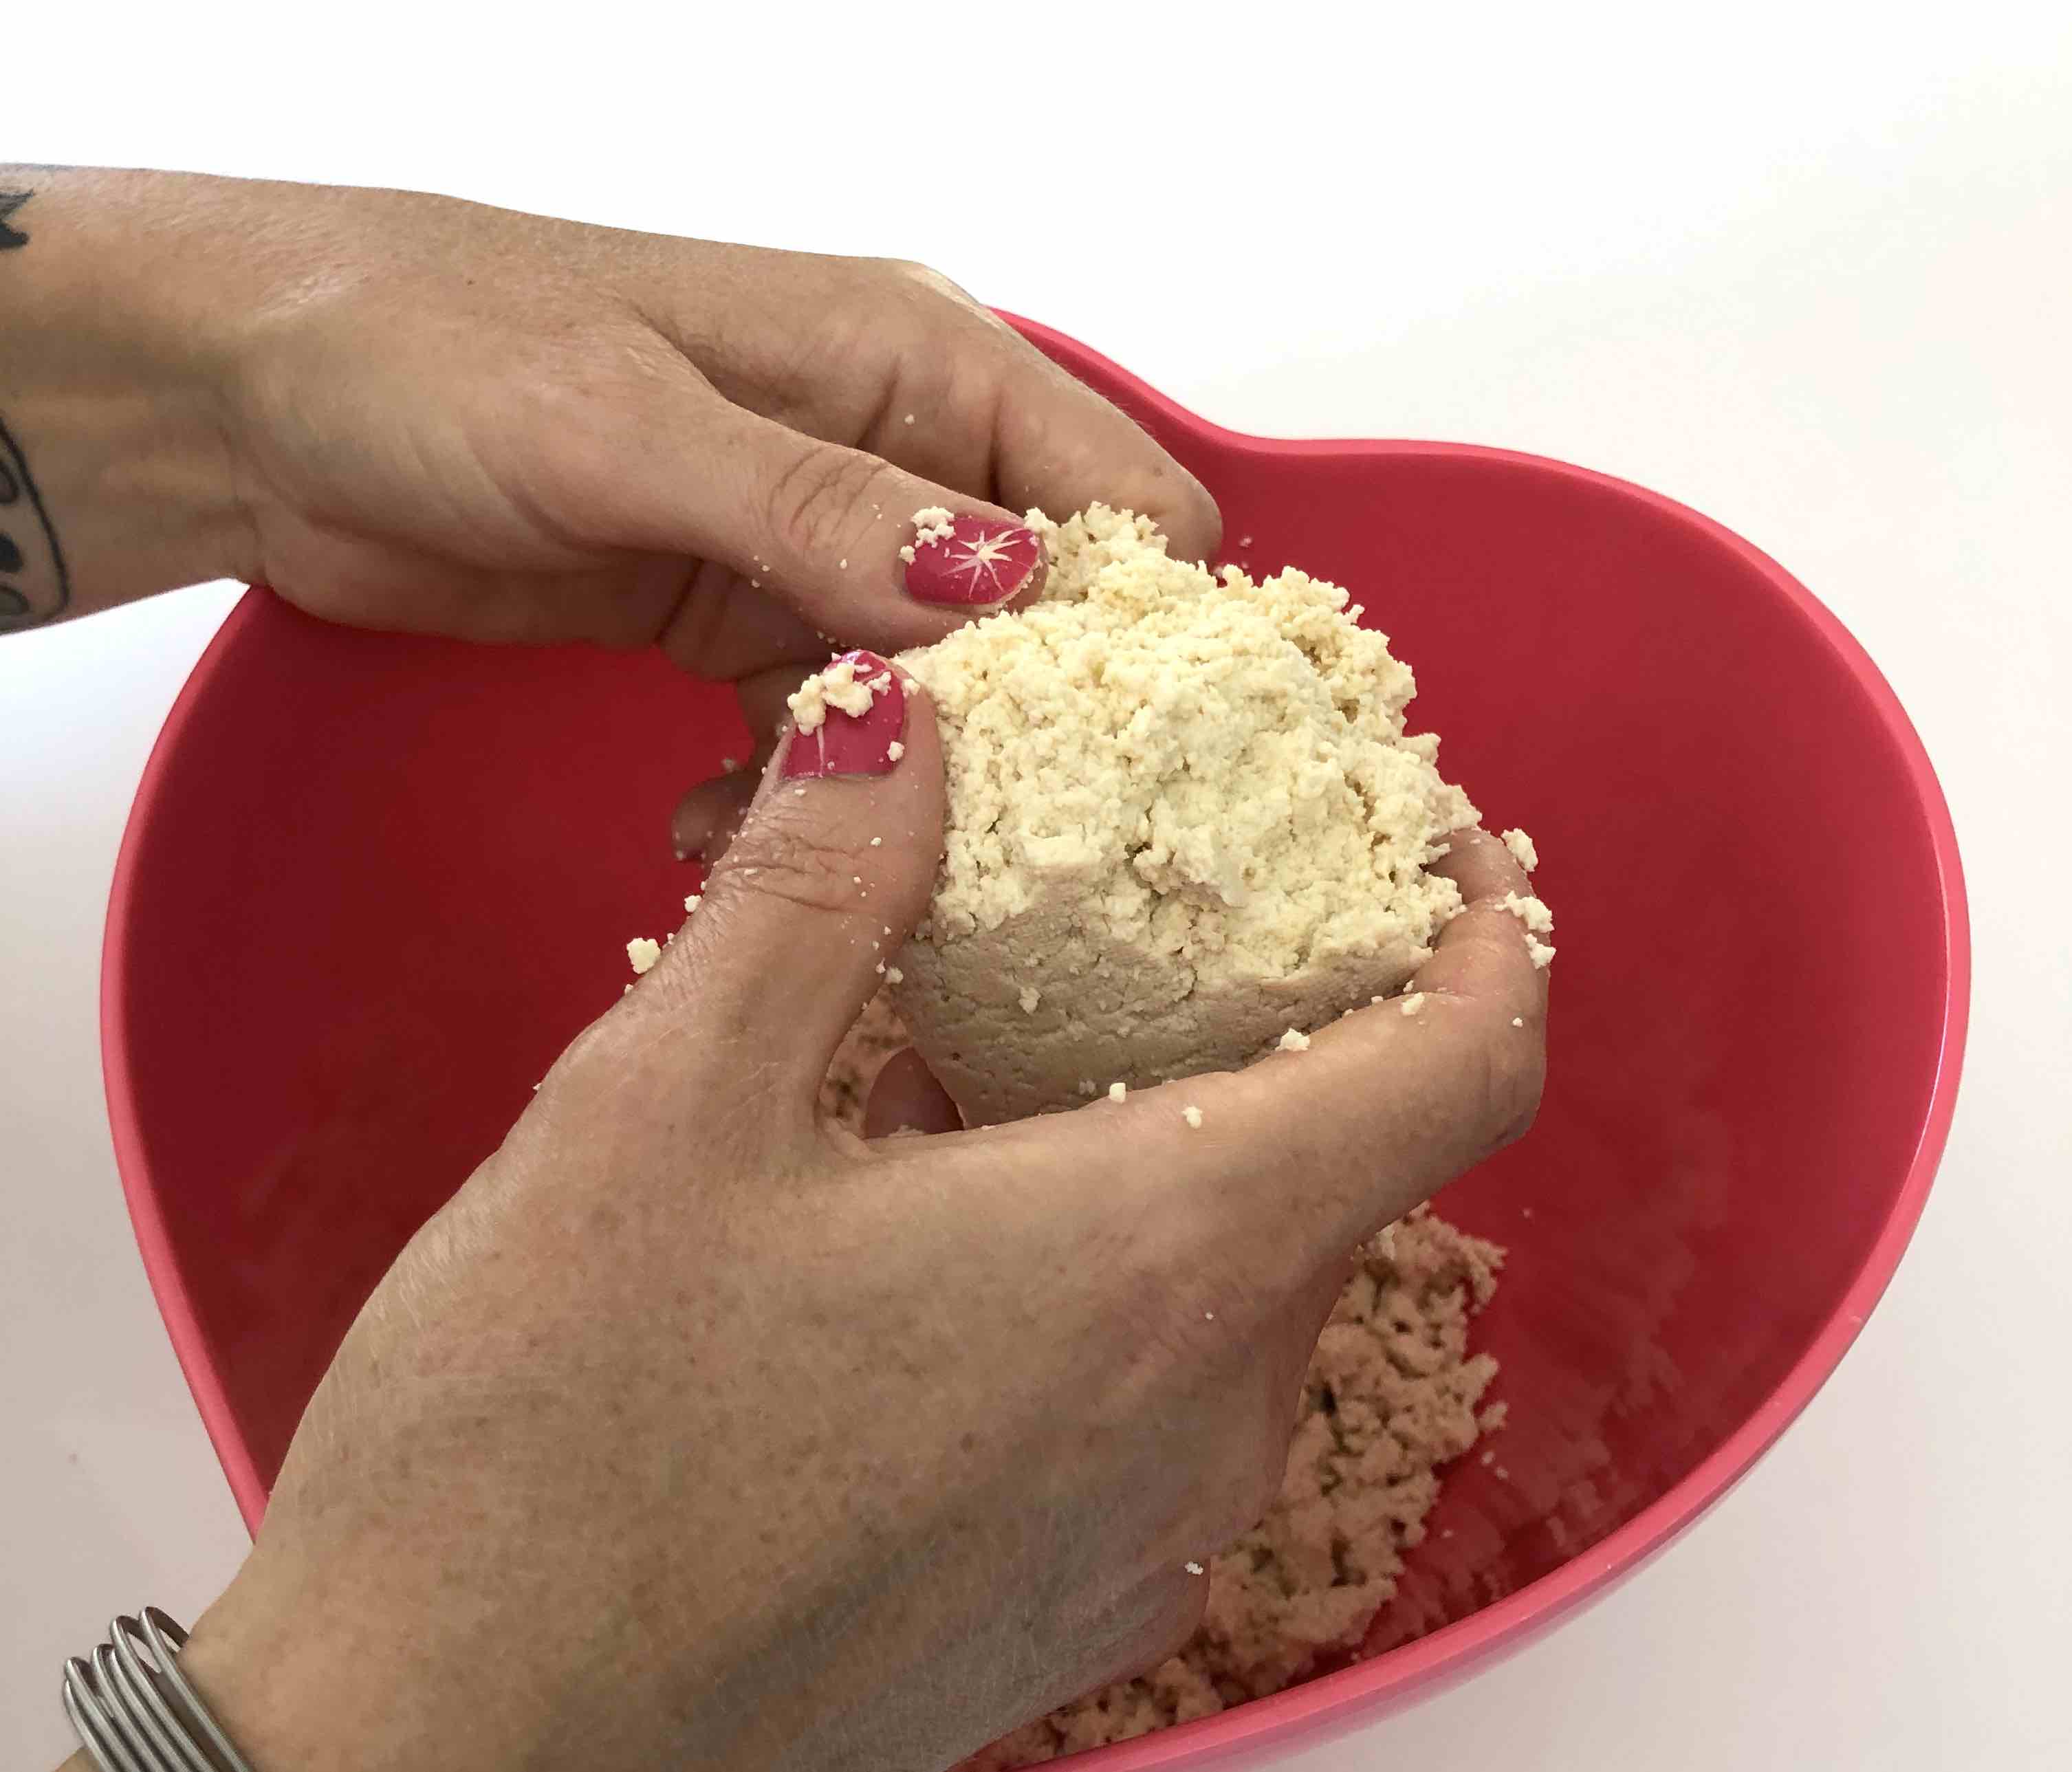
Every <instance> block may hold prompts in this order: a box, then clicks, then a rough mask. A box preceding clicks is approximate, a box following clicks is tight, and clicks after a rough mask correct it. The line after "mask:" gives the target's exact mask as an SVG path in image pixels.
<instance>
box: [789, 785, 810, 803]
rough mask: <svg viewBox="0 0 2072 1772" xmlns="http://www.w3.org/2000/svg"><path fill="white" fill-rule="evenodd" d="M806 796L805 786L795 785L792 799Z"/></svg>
mask: <svg viewBox="0 0 2072 1772" xmlns="http://www.w3.org/2000/svg"><path fill="white" fill-rule="evenodd" d="M805 797H806V790H805V789H804V788H803V787H795V788H793V789H792V790H791V798H792V799H794V800H804V798H805Z"/></svg>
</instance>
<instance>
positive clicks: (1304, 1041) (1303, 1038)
mask: <svg viewBox="0 0 2072 1772" xmlns="http://www.w3.org/2000/svg"><path fill="white" fill-rule="evenodd" d="M1278 1050H1281V1051H1283V1052H1307V1051H1308V1050H1309V1035H1308V1034H1305V1033H1304V1032H1303V1031H1302V1030H1301V1029H1300V1028H1297V1027H1291V1028H1290V1029H1289V1030H1288V1031H1287V1032H1286V1033H1285V1034H1282V1035H1281V1045H1280V1047H1279V1049H1278Z"/></svg>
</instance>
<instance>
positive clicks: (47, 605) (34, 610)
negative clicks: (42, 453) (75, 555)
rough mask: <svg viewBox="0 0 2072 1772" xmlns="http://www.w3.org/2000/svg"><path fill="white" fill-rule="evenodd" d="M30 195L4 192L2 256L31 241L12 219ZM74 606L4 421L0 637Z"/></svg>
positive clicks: (0, 442)
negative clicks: (9, 222) (67, 605)
mask: <svg viewBox="0 0 2072 1772" xmlns="http://www.w3.org/2000/svg"><path fill="white" fill-rule="evenodd" d="M29 195H30V194H29V193H28V192H27V191H0V252H6V251H8V250H9V249H11V248H14V247H16V246H26V245H27V244H28V241H29V236H27V234H25V233H23V232H20V231H19V229H17V228H12V227H10V226H9V225H8V218H9V217H10V216H12V215H13V214H14V212H15V211H16V210H17V209H19V208H21V207H22V205H23V204H25V203H27V201H28V200H29ZM71 601H72V580H71V578H70V577H69V576H68V574H67V573H66V571H65V562H64V549H62V548H60V546H59V545H58V532H57V531H56V529H54V528H51V517H50V513H49V512H47V511H46V510H45V509H44V508H43V495H42V494H41V493H39V491H37V490H36V482H35V476H34V475H31V473H30V472H29V463H28V462H27V458H25V457H24V456H23V454H22V446H21V445H20V444H19V443H17V442H15V441H14V437H13V435H12V434H10V432H9V430H8V429H7V424H6V420H5V419H4V418H0V634H5V633H8V632H10V631H13V630H14V629H16V628H21V627H37V626H39V625H40V624H41V623H44V622H49V621H56V619H57V618H58V617H59V616H60V615H63V614H64V609H65V605H66V604H68V603H69V602H71Z"/></svg>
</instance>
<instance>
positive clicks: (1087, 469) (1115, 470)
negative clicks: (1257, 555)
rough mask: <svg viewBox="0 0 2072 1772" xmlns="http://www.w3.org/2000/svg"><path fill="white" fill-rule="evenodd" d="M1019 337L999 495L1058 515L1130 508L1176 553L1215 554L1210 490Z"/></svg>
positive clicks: (1000, 421)
mask: <svg viewBox="0 0 2072 1772" xmlns="http://www.w3.org/2000/svg"><path fill="white" fill-rule="evenodd" d="M1016 343H1017V346H1018V347H1019V348H1018V349H1017V350H1016V351H1015V352H1013V356H1012V359H1011V360H1010V365H1009V369H1008V372H1007V380H1006V384H1005V387H1004V388H1003V389H1002V390H1001V393H1002V398H1001V403H1000V409H999V413H998V415H997V417H996V418H995V420H994V434H993V484H994V488H995V491H996V495H997V498H998V500H999V502H1000V503H1001V504H1005V505H1007V506H1009V507H1010V508H1013V509H1016V510H1026V508H1029V507H1030V506H1031V505H1035V506H1037V507H1038V508H1041V509H1042V511H1043V512H1045V513H1046V515H1048V516H1052V517H1055V518H1058V519H1059V520H1063V518H1066V517H1068V516H1071V514H1072V513H1073V512H1075V511H1083V510H1084V509H1085V508H1087V506H1088V505H1089V504H1095V503H1096V502H1098V503H1100V504H1106V505H1109V506H1111V507H1112V508H1115V509H1116V510H1121V511H1133V512H1137V514H1138V515H1139V516H1148V517H1149V518H1151V519H1152V520H1153V521H1154V522H1155V523H1157V525H1158V527H1159V528H1161V529H1162V530H1163V531H1164V532H1165V536H1166V539H1167V540H1168V541H1170V543H1171V544H1172V553H1173V555H1174V558H1176V559H1181V560H1202V561H1209V560H1214V559H1215V557H1216V551H1217V549H1219V547H1220V546H1221V545H1222V544H1223V515H1222V513H1221V512H1219V511H1218V510H1217V509H1216V501H1215V499H1213V498H1212V497H1211V496H1210V495H1209V490H1208V488H1207V487H1205V486H1203V485H1202V483H1201V482H1200V481H1199V480H1198V479H1195V478H1194V475H1192V474H1190V472H1188V471H1187V470H1186V468H1184V467H1182V466H1181V465H1180V463H1178V462H1177V461H1175V460H1174V458H1173V457H1172V456H1171V455H1170V454H1168V453H1167V452H1166V451H1165V450H1164V449H1163V448H1161V446H1159V444H1158V443H1157V442H1156V441H1155V440H1154V439H1153V437H1152V436H1151V434H1150V433H1149V432H1148V431H1146V430H1145V429H1144V428H1143V427H1142V426H1141V425H1139V424H1138V423H1137V421H1136V420H1135V419H1133V418H1132V417H1130V416H1129V415H1128V413H1125V412H1124V411H1123V410H1122V409H1121V408H1120V407H1119V406H1117V405H1114V404H1112V402H1111V401H1107V400H1104V398H1102V397H1101V396H1100V395H1099V394H1097V393H1095V392H1094V390H1093V389H1091V388H1089V387H1088V386H1087V384H1085V383H1084V382H1083V381H1081V380H1078V379H1077V378H1076V377H1075V376H1071V375H1070V374H1068V373H1067V372H1066V371H1065V370H1063V369H1062V368H1059V366H1058V365H1057V364H1054V363H1053V362H1052V361H1051V360H1050V359H1049V358H1048V357H1046V356H1044V355H1043V353H1042V352H1040V351H1038V349H1037V348H1036V347H1035V346H1034V345H1033V344H1030V343H1029V342H1028V341H1027V340H1026V339H1022V338H1020V337H1019V336H1018V335H1017V339H1016Z"/></svg>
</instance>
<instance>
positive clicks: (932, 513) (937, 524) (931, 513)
mask: <svg viewBox="0 0 2072 1772" xmlns="http://www.w3.org/2000/svg"><path fill="white" fill-rule="evenodd" d="M955 524H956V518H955V517H954V516H952V515H951V514H950V513H949V512H948V511H946V510H944V509H943V508H942V506H941V505H939V504H925V505H923V506H922V508H920V509H919V510H918V511H916V512H915V513H914V545H915V547H917V548H926V547H929V546H931V545H933V544H935V542H938V541H948V539H949V537H950V532H951V530H952V527H953V526H954V525H955Z"/></svg>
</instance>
